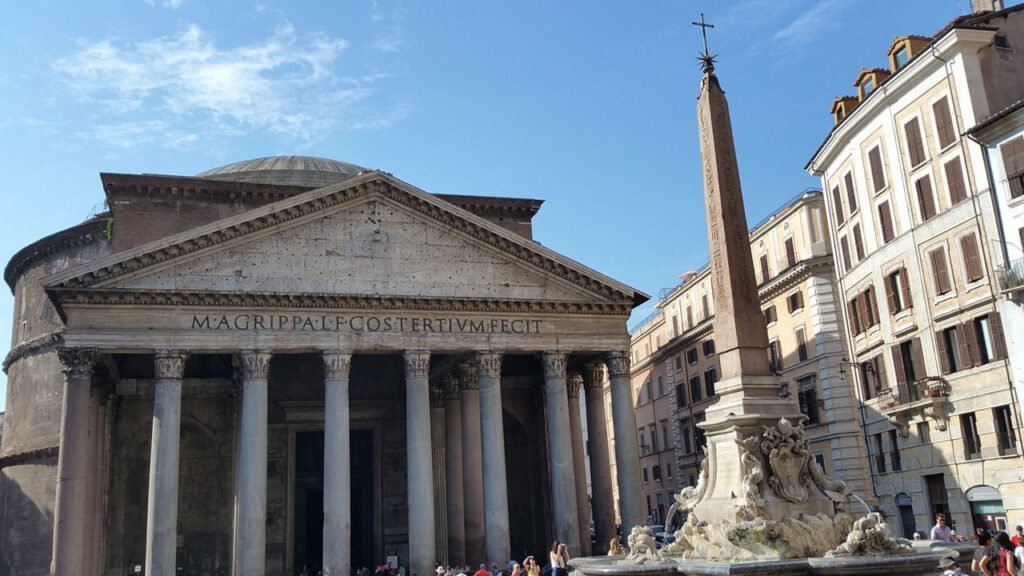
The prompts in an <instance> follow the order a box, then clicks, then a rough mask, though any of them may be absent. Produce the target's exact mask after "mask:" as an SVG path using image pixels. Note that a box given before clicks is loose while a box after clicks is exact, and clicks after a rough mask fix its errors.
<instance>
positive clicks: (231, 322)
mask: <svg viewBox="0 0 1024 576" xmlns="http://www.w3.org/2000/svg"><path fill="white" fill-rule="evenodd" d="M192 329H193V330H234V331H249V330H253V331H268V332H284V331H289V332H399V333H404V332H427V333H441V334H444V333H451V334H540V331H541V329H540V320H530V319H524V318H515V319H509V318H489V319H474V318H459V317H440V318H422V317H415V316H414V317H406V316H377V315H354V316H334V315H326V314H320V315H312V314H303V315H288V314H227V315H224V314H220V315H218V314H204V315H199V314H193V315H192Z"/></svg>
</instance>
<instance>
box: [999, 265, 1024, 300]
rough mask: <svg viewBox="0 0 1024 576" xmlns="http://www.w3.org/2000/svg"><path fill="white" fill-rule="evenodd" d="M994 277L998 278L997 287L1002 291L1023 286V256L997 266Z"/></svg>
mask: <svg viewBox="0 0 1024 576" xmlns="http://www.w3.org/2000/svg"><path fill="white" fill-rule="evenodd" d="M996 278H997V279H998V280H999V289H1000V290H1002V291H1004V292H1006V291H1009V290H1020V289H1021V288H1024V258H1021V259H1018V260H1014V261H1012V262H1010V264H1009V265H1008V266H1000V267H999V268H997V269H996Z"/></svg>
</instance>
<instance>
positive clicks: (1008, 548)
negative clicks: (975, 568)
mask: <svg viewBox="0 0 1024 576" xmlns="http://www.w3.org/2000/svg"><path fill="white" fill-rule="evenodd" d="M992 539H993V540H994V541H995V543H994V544H992V547H991V548H989V549H988V552H986V553H985V555H984V556H982V558H981V572H982V574H984V575H985V576H1017V574H1018V573H1019V572H1020V565H1019V564H1018V563H1017V557H1016V556H1015V555H1014V553H1013V543H1012V542H1010V535H1009V534H1007V533H1006V532H998V533H996V535H995V537H993V538H992Z"/></svg>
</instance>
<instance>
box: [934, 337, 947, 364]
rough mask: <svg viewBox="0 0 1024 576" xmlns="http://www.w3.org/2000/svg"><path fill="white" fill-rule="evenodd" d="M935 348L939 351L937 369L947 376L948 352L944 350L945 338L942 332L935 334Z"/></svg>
mask: <svg viewBox="0 0 1024 576" xmlns="http://www.w3.org/2000/svg"><path fill="white" fill-rule="evenodd" d="M935 347H936V348H938V350H939V367H940V368H941V369H942V373H943V374H949V351H948V350H946V338H945V337H944V335H943V334H942V330H939V331H938V332H936V333H935Z"/></svg>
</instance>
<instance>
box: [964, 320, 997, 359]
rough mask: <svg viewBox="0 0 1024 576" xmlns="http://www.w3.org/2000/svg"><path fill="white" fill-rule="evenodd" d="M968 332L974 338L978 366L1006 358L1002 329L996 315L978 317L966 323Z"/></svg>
mask: <svg viewBox="0 0 1024 576" xmlns="http://www.w3.org/2000/svg"><path fill="white" fill-rule="evenodd" d="M968 325H969V326H970V327H971V329H969V330H968V332H970V333H971V335H972V336H973V337H974V347H973V348H974V350H975V354H976V357H977V361H978V365H981V364H988V363H989V362H992V361H995V360H1002V359H1003V358H1006V348H1005V346H1006V344H1005V342H1004V341H1003V328H1002V325H1001V323H1000V321H999V315H998V314H996V313H994V312H993V313H991V314H986V315H984V316H979V317H977V318H975V319H974V320H972V321H971V322H969V323H968Z"/></svg>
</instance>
